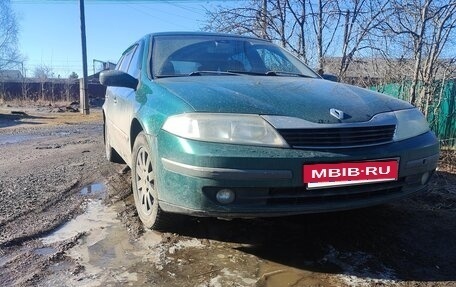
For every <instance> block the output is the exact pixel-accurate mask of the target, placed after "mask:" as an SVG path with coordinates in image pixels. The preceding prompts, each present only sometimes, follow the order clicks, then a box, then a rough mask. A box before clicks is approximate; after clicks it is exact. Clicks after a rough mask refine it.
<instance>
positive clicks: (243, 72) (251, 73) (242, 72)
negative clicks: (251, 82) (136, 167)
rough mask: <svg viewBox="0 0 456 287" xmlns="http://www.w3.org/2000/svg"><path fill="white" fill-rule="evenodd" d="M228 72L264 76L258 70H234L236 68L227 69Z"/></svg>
mask: <svg viewBox="0 0 456 287" xmlns="http://www.w3.org/2000/svg"><path fill="white" fill-rule="evenodd" d="M228 72H229V73H234V74H243V75H254V76H264V73H259V72H248V71H236V70H228Z"/></svg>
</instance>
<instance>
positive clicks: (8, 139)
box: [0, 134, 37, 145]
mask: <svg viewBox="0 0 456 287" xmlns="http://www.w3.org/2000/svg"><path fill="white" fill-rule="evenodd" d="M34 138H37V137H36V136H33V135H29V134H27V135H2V137H1V139H0V145H7V144H18V143H22V142H26V141H30V140H32V139H34Z"/></svg>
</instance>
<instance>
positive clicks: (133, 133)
mask: <svg viewBox="0 0 456 287" xmlns="http://www.w3.org/2000/svg"><path fill="white" fill-rule="evenodd" d="M142 131H144V128H143V126H142V125H141V123H140V122H139V121H138V119H137V118H134V119H133V120H132V121H131V126H130V151H133V146H134V145H135V140H136V137H137V136H138V134H139V133H140V132H142Z"/></svg>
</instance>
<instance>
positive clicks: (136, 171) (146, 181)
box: [131, 132, 168, 229]
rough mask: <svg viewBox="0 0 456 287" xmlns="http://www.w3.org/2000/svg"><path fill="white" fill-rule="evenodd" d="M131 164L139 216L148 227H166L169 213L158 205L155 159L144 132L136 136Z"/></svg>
mask: <svg viewBox="0 0 456 287" xmlns="http://www.w3.org/2000/svg"><path fill="white" fill-rule="evenodd" d="M131 166H132V168H131V180H132V187H133V196H134V198H135V205H136V209H137V211H138V215H139V218H140V219H141V221H142V222H143V224H144V225H145V226H146V227H147V228H151V229H162V228H164V227H165V226H166V225H167V224H165V223H166V219H167V216H168V214H166V213H165V212H163V211H162V210H161V208H160V206H159V205H158V190H157V185H156V175H157V174H156V172H155V161H154V158H153V156H152V151H151V149H150V147H149V144H148V142H147V139H146V136H145V134H144V133H143V132H141V133H139V135H138V136H137V137H136V140H135V144H134V146H133V161H132V165H131Z"/></svg>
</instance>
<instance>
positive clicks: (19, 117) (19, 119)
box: [0, 112, 52, 128]
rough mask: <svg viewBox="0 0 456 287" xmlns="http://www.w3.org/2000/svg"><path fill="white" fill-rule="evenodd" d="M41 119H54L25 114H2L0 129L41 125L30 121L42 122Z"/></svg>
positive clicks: (0, 115)
mask: <svg viewBox="0 0 456 287" xmlns="http://www.w3.org/2000/svg"><path fill="white" fill-rule="evenodd" d="M40 119H43V120H45V119H52V118H50V117H41V116H40V117H39V116H31V115H28V114H26V113H24V112H16V113H11V114H2V113H0V128H5V127H12V126H18V125H24V124H29V125H39V124H41V123H39V122H36V121H28V120H40Z"/></svg>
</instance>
